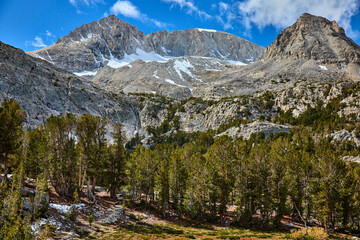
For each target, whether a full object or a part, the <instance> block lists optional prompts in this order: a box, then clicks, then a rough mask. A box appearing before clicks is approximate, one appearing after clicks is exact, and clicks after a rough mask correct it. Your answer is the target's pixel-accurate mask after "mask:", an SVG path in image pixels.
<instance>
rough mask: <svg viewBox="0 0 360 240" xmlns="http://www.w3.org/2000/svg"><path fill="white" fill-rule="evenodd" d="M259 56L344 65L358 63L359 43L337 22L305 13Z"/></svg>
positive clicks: (359, 56)
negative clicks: (347, 34)
mask: <svg viewBox="0 0 360 240" xmlns="http://www.w3.org/2000/svg"><path fill="white" fill-rule="evenodd" d="M262 59H265V60H266V59H287V60H298V59H303V60H310V59H312V60H315V61H318V62H319V63H323V64H333V65H336V66H337V67H343V66H344V65H347V64H349V63H356V64H360V46H358V45H357V44H356V43H354V41H352V40H351V39H350V38H348V37H347V36H346V35H345V31H344V29H343V28H342V27H340V26H339V25H338V24H337V22H336V21H329V20H327V19H326V18H323V17H318V16H314V15H311V14H308V13H304V14H303V15H301V17H300V18H299V19H298V20H297V21H296V22H295V23H294V24H293V25H292V26H290V27H288V28H285V29H284V30H283V31H282V32H281V33H280V34H279V35H278V36H277V38H276V40H275V41H274V42H273V43H272V44H271V45H270V46H268V47H267V48H266V49H265V52H264V54H263V56H262Z"/></svg>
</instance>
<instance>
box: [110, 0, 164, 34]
mask: <svg viewBox="0 0 360 240" xmlns="http://www.w3.org/2000/svg"><path fill="white" fill-rule="evenodd" d="M110 12H111V13H113V14H115V15H118V14H121V15H123V16H125V17H128V18H133V19H136V20H140V21H142V22H150V23H152V24H155V25H156V26H157V27H158V28H165V27H166V26H167V24H166V23H163V22H160V21H158V20H156V19H152V18H149V17H148V16H147V15H146V14H144V13H141V12H140V11H139V9H138V8H137V7H136V6H135V5H134V4H132V2H130V1H121V0H118V1H117V2H116V3H115V4H114V5H113V6H112V7H111V8H110ZM106 14H107V13H106Z"/></svg>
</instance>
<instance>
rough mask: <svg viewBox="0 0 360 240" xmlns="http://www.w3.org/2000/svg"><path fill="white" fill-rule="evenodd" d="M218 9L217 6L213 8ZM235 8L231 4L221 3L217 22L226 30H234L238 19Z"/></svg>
mask: <svg viewBox="0 0 360 240" xmlns="http://www.w3.org/2000/svg"><path fill="white" fill-rule="evenodd" d="M212 8H216V6H212ZM234 10H235V8H234V7H233V6H231V5H230V4H227V3H224V2H220V3H219V15H217V16H216V20H217V21H218V22H219V23H220V24H221V25H222V26H223V28H224V29H225V30H228V29H234V27H233V21H234V20H235V19H236V13H235V11H234Z"/></svg>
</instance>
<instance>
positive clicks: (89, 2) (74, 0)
mask: <svg viewBox="0 0 360 240" xmlns="http://www.w3.org/2000/svg"><path fill="white" fill-rule="evenodd" d="M69 2H70V3H71V5H73V6H74V7H77V6H79V5H86V6H96V5H97V4H99V3H104V0H69Z"/></svg>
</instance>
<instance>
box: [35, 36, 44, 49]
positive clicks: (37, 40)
mask: <svg viewBox="0 0 360 240" xmlns="http://www.w3.org/2000/svg"><path fill="white" fill-rule="evenodd" d="M31 45H32V46H34V47H37V48H44V47H47V46H46V45H45V43H44V41H43V39H42V38H41V37H38V36H36V37H35V41H32V42H31Z"/></svg>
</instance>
